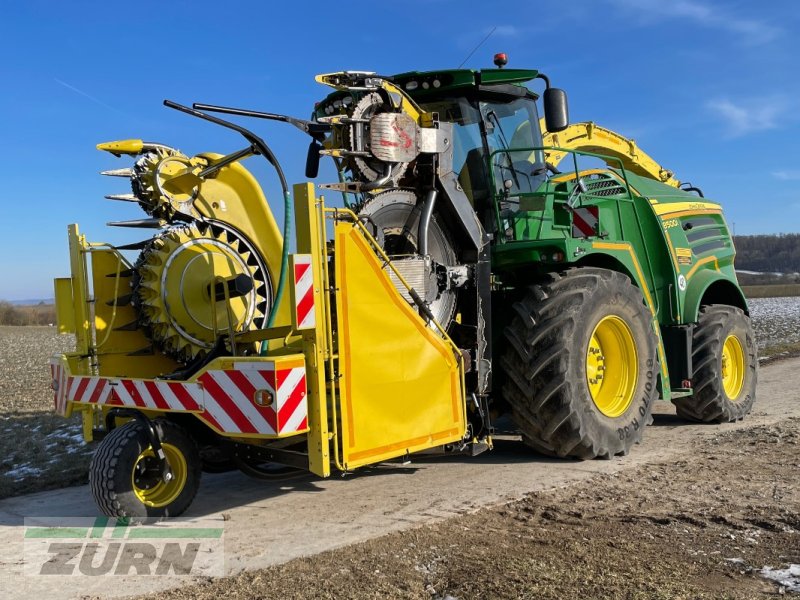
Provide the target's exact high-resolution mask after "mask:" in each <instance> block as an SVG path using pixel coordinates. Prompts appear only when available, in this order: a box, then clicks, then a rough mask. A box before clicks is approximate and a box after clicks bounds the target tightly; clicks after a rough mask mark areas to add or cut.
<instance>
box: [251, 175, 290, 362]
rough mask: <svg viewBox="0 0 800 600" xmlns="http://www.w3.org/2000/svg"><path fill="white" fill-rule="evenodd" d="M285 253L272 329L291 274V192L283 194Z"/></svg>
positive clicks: (264, 344)
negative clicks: (287, 278) (287, 276)
mask: <svg viewBox="0 0 800 600" xmlns="http://www.w3.org/2000/svg"><path fill="white" fill-rule="evenodd" d="M283 200H284V206H283V251H282V252H281V273H280V275H279V276H278V289H277V290H276V291H275V301H274V302H273V303H272V308H271V309H270V311H269V317H268V318H267V324H266V327H267V328H269V327H272V326H273V325H274V324H275V317H276V316H277V315H278V307H279V306H280V304H281V300H282V299H283V290H284V288H286V274H287V273H288V272H289V239H290V238H291V236H292V199H291V195H290V194H289V190H286V191H285V192H284V193H283ZM268 347H269V344H267V342H266V341H263V342H261V350H260V352H259V354H261V356H264V355H266V354H267V350H268Z"/></svg>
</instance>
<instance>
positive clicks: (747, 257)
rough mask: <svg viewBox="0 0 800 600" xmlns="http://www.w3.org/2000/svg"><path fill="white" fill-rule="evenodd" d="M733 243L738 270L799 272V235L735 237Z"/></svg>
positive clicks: (781, 234)
mask: <svg viewBox="0 0 800 600" xmlns="http://www.w3.org/2000/svg"><path fill="white" fill-rule="evenodd" d="M733 241H734V244H736V268H737V269H739V270H745V271H763V272H769V273H772V272H775V273H798V272H800V233H780V234H773V235H737V236H734V238H733Z"/></svg>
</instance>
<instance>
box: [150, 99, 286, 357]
mask: <svg viewBox="0 0 800 600" xmlns="http://www.w3.org/2000/svg"><path fill="white" fill-rule="evenodd" d="M164 105H165V106H168V107H169V108H174V109H175V110H178V111H180V112H183V113H186V114H189V115H192V116H194V117H198V118H200V119H203V120H205V121H210V122H211V123H216V124H217V125H221V126H223V127H227V128H228V129H233V130H234V131H237V132H239V133H240V134H241V135H242V136H244V138H245V139H246V140H247V141H248V142H250V143H251V144H252V147H253V150H257V152H255V153H257V154H260V155H261V156H263V157H264V158H265V159H266V160H267V162H269V164H270V165H272V167H273V168H274V169H275V172H276V174H277V175H278V179H279V180H280V182H281V188H282V189H283V200H284V211H283V250H282V252H281V271H280V275H279V276H278V289H277V290H275V300H274V302H273V304H272V308H271V309H270V311H269V317H267V324H266V327H272V326H273V324H274V322H275V317H276V316H277V314H278V307H279V306H280V303H281V300H282V299H283V292H284V288H285V287H286V275H287V273H288V271H289V242H288V240H289V238H290V237H291V234H292V199H291V194H290V193H289V186H288V184H287V183H286V177H285V176H284V174H283V169H281V165H280V163H279V162H278V159H277V158H276V157H275V155H274V154H273V153H272V150H270V147H269V146H267V143H266V142H265V141H264V140H262V139H261V138H260V137H258V136H257V135H256V134H255V133H253V132H252V131H250V130H249V129H245V128H244V127H242V126H241V125H237V124H235V123H231V122H230V121H225V120H223V119H220V118H218V117H214V116H212V115H208V114H206V113H204V112H202V111H200V110H197V109H196V108H189V107H188V106H183V105H181V104H178V103H177V102H173V101H172V100H164ZM213 108H214V109H215V110H218V109H219V107H213ZM229 112H230V111H229ZM234 114H237V113H234ZM263 114H266V113H263ZM267 348H268V345H267V343H266V342H262V343H261V348H260V350H259V353H260V354H261V355H262V356H263V355H265V354H266V353H267Z"/></svg>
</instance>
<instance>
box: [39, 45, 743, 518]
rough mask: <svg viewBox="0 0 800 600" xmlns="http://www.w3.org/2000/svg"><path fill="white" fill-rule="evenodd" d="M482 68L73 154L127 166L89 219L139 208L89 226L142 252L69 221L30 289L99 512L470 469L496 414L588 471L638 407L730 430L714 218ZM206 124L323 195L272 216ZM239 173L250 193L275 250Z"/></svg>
mask: <svg viewBox="0 0 800 600" xmlns="http://www.w3.org/2000/svg"><path fill="white" fill-rule="evenodd" d="M495 64H496V65H497V67H498V68H494V69H484V70H481V71H473V70H447V71H436V72H425V73H422V72H409V73H403V74H400V75H395V76H391V77H386V76H380V75H377V74H374V73H365V72H352V71H350V72H341V73H332V74H326V75H320V76H318V77H317V80H318V81H319V82H320V83H322V84H324V85H327V86H330V87H331V88H333V90H332V91H331V92H330V94H329V95H328V96H327V97H326V98H325V99H324V100H323V101H322V102H320V103H318V104H317V105H316V107H315V109H314V112H313V115H312V116H311V118H310V119H309V120H304V119H296V118H292V117H288V116H284V115H276V114H272V113H264V112H258V111H251V110H244V109H237V108H228V107H222V106H214V105H205V104H195V105H194V106H193V107H191V108H190V107H187V106H182V105H180V104H177V103H174V102H170V101H165V104H166V105H167V106H170V107H172V108H174V109H177V110H179V111H181V112H183V113H186V114H188V115H192V116H194V117H198V118H200V119H202V120H205V121H208V122H210V123H213V124H216V125H219V126H223V127H227V128H229V129H231V130H232V131H234V132H236V133H238V134H240V135H241V136H242V137H243V138H244V139H245V140H246V145H245V146H244V147H243V148H242V149H241V150H238V151H235V152H233V153H230V154H226V155H220V154H214V153H203V154H197V155H195V156H188V155H185V154H182V153H181V152H179V151H178V150H176V149H174V148H171V147H169V146H166V145H163V144H156V143H148V142H143V141H141V140H124V141H119V142H109V143H105V144H100V145H99V146H98V148H99V149H101V150H105V151H107V152H110V153H112V154H115V155H117V156H126V157H132V159H133V165H132V166H130V167H125V168H120V169H115V170H112V171H106V172H105V173H104V174H105V175H110V176H117V177H121V178H124V179H127V180H129V181H130V183H131V191H130V192H126V193H124V194H116V195H112V196H109V198H111V199H113V200H121V201H129V202H132V203H135V204H138V205H139V207H140V208H141V209H142V210H143V211H144V212H145V213H146V216H145V217H143V218H137V219H135V220H130V221H121V222H115V223H110V225H114V226H123V227H131V228H134V230H137V231H138V230H141V229H152V230H153V232H152V235H150V236H149V237H148V236H140V237H139V238H138V239H136V240H134V241H133V242H132V243H130V244H127V245H122V246H111V245H108V244H101V243H91V242H89V241H87V240H86V238H85V236H83V235H82V234H81V233H80V232H79V231H78V227H77V225H71V226H70V227H69V244H70V257H71V268H72V275H71V277H69V278H63V279H58V280H56V298H57V308H58V316H59V330H60V331H62V332H71V333H74V334H75V336H76V340H77V344H76V346H77V347H76V351H75V352H73V353H69V354H66V355H60V356H56V357H54V359H53V361H52V364H51V368H52V375H53V389H54V390H55V404H56V409H57V411H58V412H59V413H61V414H63V415H65V416H70V415H71V414H74V413H80V414H81V416H82V419H83V431H84V436H85V439H86V440H87V441H92V440H97V441H99V442H100V443H99V447H98V449H97V452H96V454H95V457H94V459H93V462H92V465H91V469H90V482H91V489H92V493H93V495H94V498H95V500H96V502H97V504H98V506H99V507H100V509H101V510H102V511H103V512H104V513H106V514H108V515H111V516H131V517H163V516H174V515H178V514H180V513H182V512H183V511H184V510H186V508H187V507H188V506H189V504H190V503H191V501H192V499H193V497H194V495H195V494H196V492H197V489H198V484H199V478H200V473H201V471H207V472H216V471H223V470H229V469H236V468H238V469H241V470H243V471H244V472H246V473H248V474H251V475H254V476H256V477H262V478H270V477H280V476H283V475H285V474H286V472H287V470H289V471H292V470H298V469H300V470H307V471H310V472H311V473H314V474H316V475H318V476H321V477H326V476H328V475H330V474H331V472H333V471H339V472H342V473H345V472H349V471H353V470H356V469H358V468H360V467H364V466H366V465H371V464H376V463H380V462H383V461H387V460H390V459H395V458H401V459H404V458H407V457H409V456H410V455H413V454H414V453H416V452H420V451H425V450H430V449H434V448H436V449H441V450H444V451H448V452H469V453H472V454H477V453H480V452H482V451H484V450H487V449H490V448H491V447H492V435H493V426H492V423H493V421H494V419H496V418H497V417H498V416H500V415H503V414H510V415H511V416H512V417H513V419H514V421H515V422H516V424H517V426H518V427H519V429H520V430H521V433H522V437H523V441H524V442H525V443H527V444H528V445H529V446H531V447H532V448H534V449H536V450H538V451H540V452H544V453H546V454H550V455H554V456H570V457H577V458H582V459H589V458H595V457H604V458H610V457H613V456H615V455H618V454H626V453H627V452H628V451H629V450H630V449H631V447H632V446H633V444H635V443H636V442H638V441H639V440H640V439H641V437H642V434H643V432H644V429H645V426H646V425H648V424H649V423H650V422H651V420H652V417H651V411H652V408H653V403H654V402H655V400H656V399H657V398H662V399H665V400H671V401H672V402H673V403H674V404H675V405H676V407H677V411H678V414H679V415H681V416H683V417H685V418H688V419H691V420H695V421H702V422H722V421H732V420H736V419H741V418H743V417H744V416H745V415H746V414H747V413H748V412H749V411H750V409H751V407H752V405H753V401H754V398H755V385H756V376H757V372H756V369H757V360H756V354H755V353H756V350H755V343H754V339H753V332H752V328H751V324H750V319H749V317H748V309H747V305H746V302H745V299H744V297H743V295H742V293H741V290H740V288H739V286H738V283H737V281H736V276H735V273H734V269H733V259H734V254H735V252H734V248H733V243H732V240H731V237H730V234H729V231H728V228H727V225H726V223H725V220H724V218H723V216H722V210H721V207H720V205H719V204H716V203H714V202H711V201H709V200H707V199H705V198H703V197H702V193H701V192H700V190H699V189H697V188H694V187H691V186H688V187H687V186H686V185H683V186H681V184H680V183H679V182H678V180H677V179H675V176H674V175H673V173H672V172H670V171H668V170H667V169H665V168H663V167H662V166H660V165H659V164H658V163H656V162H655V161H654V160H652V159H651V158H650V157H648V156H647V155H646V154H644V153H643V152H642V151H641V150H639V149H638V148H637V147H636V145H635V144H634V143H633V142H632V141H631V140H627V139H626V138H623V137H622V136H619V135H618V134H616V133H614V132H610V131H608V130H606V129H603V128H602V127H599V126H597V125H594V124H591V123H581V124H576V125H570V124H569V122H568V118H567V105H566V95H565V93H564V92H563V91H562V90H559V89H557V88H554V87H551V85H550V81H549V79H548V78H547V77H546V76H544V75H543V74H541V73H539V72H537V71H535V70H523V69H505V68H503V67H504V66H505V59H504V56H503V55H498V56H497V57H496V61H495ZM538 79H541V80H543V82H544V87H545V89H544V93H543V95H542V100H543V103H544V108H545V111H544V112H545V116H544V118H543V119H542V121H541V123H540V119H539V113H538V109H537V100H538V99H539V96H538V95H537V94H536V93H535V92H533V91H531V90H530V89H528V87H526V86H529V85H532V84H533V83H535V82H536V81H537V80H538ZM218 115H232V116H235V117H248V118H261V119H272V120H278V121H284V122H287V123H290V124H291V125H294V126H295V127H297V128H298V129H300V130H301V131H302V132H303V133H305V134H307V135H309V136H310V137H311V142H310V146H309V153H308V159H307V165H306V176H307V177H308V178H309V179H313V178H315V177H317V174H318V167H319V161H320V157H330V158H331V159H332V161H333V163H334V164H335V166H336V171H337V172H338V175H339V179H338V181H336V182H334V183H327V184H320V185H317V186H316V187H315V186H314V185H312V184H311V183H304V184H299V185H296V186H295V187H294V190H293V193H291V192H290V190H289V188H288V185H287V183H286V179H285V177H284V174H283V172H282V170H281V167H280V164H279V162H278V160H277V158H276V157H275V155H274V154H273V153H272V151H271V149H270V148H269V146H268V145H267V144H266V143H265V142H264V140H262V139H261V138H259V137H258V136H257V135H256V134H255V133H253V132H252V131H251V130H249V129H246V128H244V127H242V126H241V125H238V124H236V123H233V122H231V121H229V120H225V119H223V118H221V117H220V116H218ZM253 156H261V157H262V158H264V159H266V160H267V161H268V162H269V163H270V165H271V166H272V167H273V168H274V170H275V173H276V174H277V178H278V180H279V182H280V185H281V188H282V191H283V201H284V202H285V211H284V213H285V219H284V222H283V226H282V231H283V233H282V232H281V228H280V227H279V225H278V223H276V221H275V219H274V217H273V214H272V210H271V209H270V206H269V204H268V203H267V200H266V198H265V196H264V194H263V192H262V190H261V188H260V186H259V184H258V183H257V182H256V180H255V179H254V177H253V176H252V175H251V174H250V172H249V171H248V170H247V169H245V167H244V166H242V161H243V160H244V159H247V158H248V157H253ZM682 188H684V189H682ZM320 190H327V191H329V192H330V194H332V195H333V196H334V197H335V198H336V199H337V203H336V204H337V205H336V206H335V207H334V206H333V205H332V204H331V203H330V202H328V201H325V200H324V199H323V197H322V196H321V195H320ZM340 197H341V198H340ZM339 199H340V200H341V201H338V200H339ZM292 224H294V228H292ZM293 231H294V245H295V246H296V249H295V251H294V252H293V253H291V254H290V253H289V251H288V249H289V247H290V246H291V245H292V244H291V242H292V240H291V239H290V236H291V235H292V232H293ZM142 237H145V239H141V238H142Z"/></svg>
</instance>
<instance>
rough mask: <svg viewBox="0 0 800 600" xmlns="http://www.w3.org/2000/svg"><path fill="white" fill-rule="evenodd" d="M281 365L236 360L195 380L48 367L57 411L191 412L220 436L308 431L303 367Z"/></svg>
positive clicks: (295, 363) (58, 364) (294, 363)
mask: <svg viewBox="0 0 800 600" xmlns="http://www.w3.org/2000/svg"><path fill="white" fill-rule="evenodd" d="M285 363H286V361H283V362H273V361H268V360H261V361H254V362H236V363H233V365H232V368H230V369H224V370H222V369H220V370H209V371H206V372H205V373H203V374H202V375H200V377H198V378H197V381H196V382H182V381H160V380H155V381H154V380H147V379H120V378H111V377H92V376H71V375H69V373H68V372H67V367H66V365H65V364H64V363H62V362H60V361H59V360H58V359H54V360H53V361H52V362H51V365H50V369H51V374H52V375H53V388H54V392H55V405H56V411H57V412H59V413H60V414H64V413H65V411H66V406H67V403H68V402H74V403H79V404H94V405H98V406H108V407H112V406H125V407H131V408H141V409H144V410H155V411H168V412H191V413H195V415H196V416H197V418H199V419H201V420H202V421H205V422H206V423H207V424H208V425H210V426H211V427H212V428H213V429H215V430H216V431H218V432H220V433H223V434H229V435H253V436H276V435H287V434H294V433H302V432H304V431H307V430H308V402H307V397H306V370H305V365H304V364H303V362H302V360H300V361H297V360H293V361H291V364H285Z"/></svg>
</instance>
